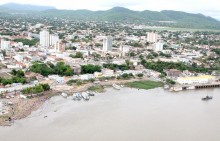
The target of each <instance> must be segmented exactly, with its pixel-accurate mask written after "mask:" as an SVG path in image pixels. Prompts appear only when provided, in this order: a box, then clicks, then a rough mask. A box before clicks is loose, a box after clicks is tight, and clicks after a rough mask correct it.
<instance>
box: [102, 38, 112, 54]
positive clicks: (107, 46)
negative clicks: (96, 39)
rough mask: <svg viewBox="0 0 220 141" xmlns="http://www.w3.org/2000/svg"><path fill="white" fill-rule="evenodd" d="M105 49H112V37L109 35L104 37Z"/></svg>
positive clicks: (106, 50) (105, 50)
mask: <svg viewBox="0 0 220 141" xmlns="http://www.w3.org/2000/svg"><path fill="white" fill-rule="evenodd" d="M103 51H104V52H108V51H112V37H110V36H107V37H104V38H103Z"/></svg>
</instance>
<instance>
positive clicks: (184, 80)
mask: <svg viewBox="0 0 220 141" xmlns="http://www.w3.org/2000/svg"><path fill="white" fill-rule="evenodd" d="M214 80H215V77H214V76H211V75H201V76H194V77H178V78H177V82H178V83H179V84H185V85H190V84H203V83H209V82H213V81H214Z"/></svg>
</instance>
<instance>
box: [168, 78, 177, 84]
mask: <svg viewBox="0 0 220 141" xmlns="http://www.w3.org/2000/svg"><path fill="white" fill-rule="evenodd" d="M166 83H167V84H171V85H174V84H176V82H175V81H173V80H172V79H166Z"/></svg>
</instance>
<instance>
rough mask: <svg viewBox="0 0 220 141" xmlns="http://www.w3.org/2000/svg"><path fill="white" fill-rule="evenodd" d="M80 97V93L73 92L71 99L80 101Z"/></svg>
mask: <svg viewBox="0 0 220 141" xmlns="http://www.w3.org/2000/svg"><path fill="white" fill-rule="evenodd" d="M81 99H82V95H81V94H80V93H74V94H73V100H78V101H80V100H81Z"/></svg>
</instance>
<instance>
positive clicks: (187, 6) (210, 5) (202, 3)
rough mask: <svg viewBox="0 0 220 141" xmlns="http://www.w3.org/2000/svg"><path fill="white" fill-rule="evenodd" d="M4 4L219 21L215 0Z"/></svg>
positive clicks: (21, 1) (3, 0)
mask: <svg viewBox="0 0 220 141" xmlns="http://www.w3.org/2000/svg"><path fill="white" fill-rule="evenodd" d="M6 3H19V4H32V5H41V6H53V7H55V8H57V9H68V10H78V9H88V10H93V11H97V10H108V9H111V8H112V7H116V6H120V7H125V8H129V9H131V10H136V11H142V10H152V11H161V10H176V11H184V12H189V13H201V14H204V15H206V16H211V17H213V18H216V19H220V10H219V8H218V5H219V4H220V2H218V1H215V0H210V1H209V2H207V1H206V0H185V1H178V0H168V1H164V0H156V1H149V0H139V1H134V0H127V1H126V2H125V1H124V0H105V1H100V0H93V1H92V2H91V1H88V0H81V1H75V0H72V1H69V0H63V1H62V3H61V2H60V1H59V0H53V2H52V3H51V0H47V1H44V0H31V1H30V0H1V1H0V4H1V5H2V4H6Z"/></svg>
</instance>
